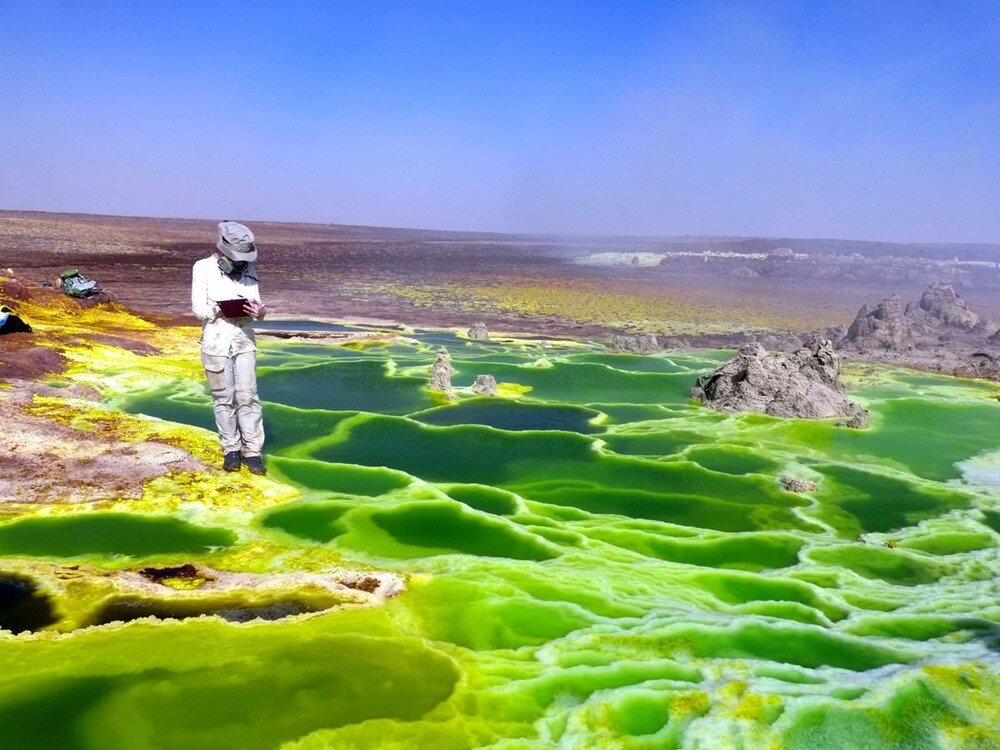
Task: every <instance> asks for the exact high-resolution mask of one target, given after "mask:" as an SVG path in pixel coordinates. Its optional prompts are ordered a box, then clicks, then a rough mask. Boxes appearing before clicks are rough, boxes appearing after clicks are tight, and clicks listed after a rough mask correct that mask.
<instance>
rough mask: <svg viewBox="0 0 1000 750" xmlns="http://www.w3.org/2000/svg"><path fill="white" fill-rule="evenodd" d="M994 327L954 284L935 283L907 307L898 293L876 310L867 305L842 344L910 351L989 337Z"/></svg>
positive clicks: (855, 347)
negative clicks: (946, 341)
mask: <svg viewBox="0 0 1000 750" xmlns="http://www.w3.org/2000/svg"><path fill="white" fill-rule="evenodd" d="M994 327H995V326H994V325H993V324H992V323H990V321H988V320H986V319H985V318H981V317H980V316H979V315H977V314H976V313H974V312H972V310H970V309H969V308H968V305H966V304H965V300H963V299H962V298H961V297H960V296H959V295H958V293H957V292H955V289H954V287H952V285H951V284H947V283H944V282H935V283H934V284H931V286H930V288H928V289H927V291H925V292H924V293H923V295H922V296H921V297H920V299H919V300H918V301H914V302H910V303H909V304H908V305H906V308H905V309H904V308H903V303H902V301H901V300H900V298H899V295H898V294H893V295H892V296H891V297H888V298H886V299H884V300H882V302H880V303H879V304H878V306H877V307H875V308H874V309H871V308H869V307H868V305H864V306H863V307H862V308H861V310H860V311H859V312H858V315H857V317H856V318H855V319H854V322H853V323H852V324H851V327H850V328H848V330H847V335H846V336H844V338H843V340H842V341H841V345H842V346H843V347H845V348H849V349H854V350H857V351H860V352H869V351H878V350H891V351H908V350H911V349H915V348H918V347H921V346H926V345H928V344H932V343H938V342H939V341H941V340H943V339H947V338H953V337H956V336H957V337H962V336H972V337H976V338H978V337H985V336H986V335H988V334H989V333H991V332H992V330H993V329H994Z"/></svg>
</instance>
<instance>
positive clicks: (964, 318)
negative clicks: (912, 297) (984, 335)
mask: <svg viewBox="0 0 1000 750" xmlns="http://www.w3.org/2000/svg"><path fill="white" fill-rule="evenodd" d="M905 314H906V317H907V318H908V319H910V320H912V321H913V322H914V324H915V325H917V326H920V325H924V326H927V327H928V328H935V327H941V326H946V327H951V328H958V329H961V330H963V331H969V332H971V331H974V330H976V329H977V327H978V326H980V325H981V324H983V323H985V321H984V320H982V319H981V318H980V317H979V316H978V315H976V314H975V313H974V312H972V311H971V310H970V309H969V307H968V305H966V304H965V300H963V299H962V298H961V297H959V296H958V294H957V293H956V292H955V289H954V287H952V285H951V284H946V283H944V282H940V281H936V282H934V283H933V284H931V286H930V288H928V289H927V291H925V292H924V293H923V295H922V296H921V297H920V301H919V302H911V303H910V304H908V305H907V306H906V313H905Z"/></svg>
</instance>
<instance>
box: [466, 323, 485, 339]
mask: <svg viewBox="0 0 1000 750" xmlns="http://www.w3.org/2000/svg"><path fill="white" fill-rule="evenodd" d="M468 333H469V338H470V339H475V340H476V341H485V340H486V339H488V338H489V337H490V331H489V329H488V328H487V327H486V324H485V323H483V322H482V321H480V322H478V323H473V324H472V327H471V328H470V329H469V331H468Z"/></svg>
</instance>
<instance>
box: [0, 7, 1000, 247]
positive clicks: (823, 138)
mask: <svg viewBox="0 0 1000 750" xmlns="http://www.w3.org/2000/svg"><path fill="white" fill-rule="evenodd" d="M0 65H2V66H3V69H4V70H5V76H4V78H3V79H2V80H0V208H7V209H13V210H42V211H54V212H79V213H97V214H106V215H127V216H148V217H155V218H167V217H171V216H174V217H178V218H192V219H201V218H203V219H213V218H214V219H218V218H228V217H245V218H250V219H256V220H257V221H290V222H296V221H304V222H310V223H320V224H329V223H335V224H352V225H362V226H374V227H398V228H413V229H432V230H439V231H475V232H486V233H513V234H529V235H540V234H545V235H563V236H596V235H601V236H631V237H663V238H667V237H683V236H690V237H701V236H716V237H764V238H801V239H827V238H829V239H843V240H855V241H869V242H894V243H914V242H919V243H930V244H934V243H949V244H950V243H955V244H964V243H974V244H997V243H998V242H1000V209H998V208H997V206H998V201H997V197H996V193H997V187H996V186H997V185H1000V145H998V143H997V142H996V138H995V133H996V130H997V127H998V125H1000V6H996V5H990V4H979V5H977V4H974V3H968V4H960V5H957V6H954V7H948V8H941V7H940V6H939V5H937V4H935V3H929V2H924V3H917V2H914V3H910V2H888V3H881V4H867V3H860V2H853V3H809V4H803V5H801V6H798V5H795V4H785V3H771V2H762V3H751V4H746V3H694V4H689V3H640V2H637V3H630V4H628V5H623V6H621V7H611V8H609V7H606V6H603V5H600V4H597V3H563V2H547V3H535V4H531V3H508V4H504V5H503V6H497V7H489V6H480V5H472V4H469V5H460V6H456V5H451V4H445V3H429V4H421V5H420V6H417V5H412V4H406V3H384V4H379V5H367V6H365V7H364V8H361V7H359V6H353V5H349V4H342V3H337V4H316V5H309V4H306V5H299V6H296V7H295V8H293V9H271V8H269V7H268V6H263V5H251V6H247V7H244V6H243V5H242V4H237V3H214V4H211V6H210V7H197V8H186V9H185V10H184V11H183V12H179V11H177V10H176V9H175V8H173V7H142V8H139V7H134V8H133V7H129V6H120V5H116V4H112V3H88V4H85V5H79V6H69V7H57V6H56V5H53V4H48V3H28V2H15V1H11V0H8V1H6V2H3V3H0Z"/></svg>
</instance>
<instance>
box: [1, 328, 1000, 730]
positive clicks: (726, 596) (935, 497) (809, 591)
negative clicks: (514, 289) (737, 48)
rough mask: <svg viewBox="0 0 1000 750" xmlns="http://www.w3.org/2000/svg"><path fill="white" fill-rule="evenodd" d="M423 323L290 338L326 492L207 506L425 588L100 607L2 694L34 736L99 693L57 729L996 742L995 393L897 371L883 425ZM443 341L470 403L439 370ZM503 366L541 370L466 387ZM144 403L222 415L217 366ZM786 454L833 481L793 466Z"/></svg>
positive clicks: (880, 395)
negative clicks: (315, 612) (788, 479)
mask: <svg viewBox="0 0 1000 750" xmlns="http://www.w3.org/2000/svg"><path fill="white" fill-rule="evenodd" d="M415 338H416V342H415V343H410V344H394V345H392V346H388V347H370V348H367V349H363V350H350V351H345V350H343V349H338V348H335V347H327V346H322V345H313V344H310V345H308V346H303V345H301V344H295V343H268V344H266V345H265V348H264V351H263V353H262V356H261V368H260V392H261V396H262V398H263V399H264V401H265V418H266V424H267V429H268V434H269V444H268V445H269V449H270V452H271V456H270V467H271V470H272V473H273V475H275V476H277V477H279V478H282V479H284V480H285V481H287V482H289V483H292V484H294V485H296V486H298V487H300V488H301V489H302V491H303V493H304V494H303V498H302V499H301V500H296V501H294V502H290V503H285V504H284V505H280V506H277V507H269V508H264V509H261V510H260V511H259V512H257V513H256V514H253V515H252V516H251V517H248V518H238V517H235V516H232V515H229V516H225V515H215V516H212V515H211V514H209V515H208V516H207V517H206V518H205V519H203V520H202V526H200V527H199V528H200V529H201V530H200V531H199V532H198V534H200V535H202V536H204V535H211V534H217V533H219V530H218V529H214V530H213V529H212V528H211V526H212V524H218V525H220V526H226V527H227V528H228V529H230V530H231V533H232V534H233V535H234V536H233V538H231V539H228V540H224V541H222V542H220V541H219V540H218V539H216V540H215V542H216V544H225V545H227V546H230V547H231V548H232V549H233V550H235V551H239V550H240V549H242V548H244V547H246V548H250V546H251V545H255V544H259V543H261V542H262V541H264V542H266V543H267V544H268V545H271V546H272V547H273V548H277V549H278V550H287V551H288V552H289V553H291V552H293V551H294V552H296V553H308V551H309V550H331V551H335V552H336V553H337V554H338V555H340V556H341V557H342V559H343V560H344V561H345V562H346V563H349V564H360V565H371V566H373V567H375V568H379V569H383V570H393V571H398V572H401V573H405V574H412V575H413V577H412V578H411V579H410V581H409V585H408V588H407V590H406V591H405V592H404V593H402V594H401V595H400V596H399V597H397V598H396V599H394V600H392V601H391V602H390V603H389V604H387V605H385V606H384V607H382V608H380V609H377V610H370V611H345V612H334V613H329V614H325V615H321V616H316V617H312V618H310V619H307V620H304V621H295V622H272V623H266V624H259V625H257V626H254V627H252V628H242V629H241V628H240V627H238V626H234V625H229V624H226V623H221V622H216V621H211V620H200V621H190V622H178V623H163V624H160V625H151V624H148V623H146V624H143V623H133V624H130V625H128V626H124V627H120V628H117V629H116V628H111V629H101V632H100V633H99V634H95V635H88V634H87V631H81V632H80V633H79V634H77V635H73V636H68V637H65V639H64V640H63V641H62V642H60V644H59V646H58V648H59V649H60V651H59V654H64V655H67V656H68V655H70V654H81V653H83V654H89V655H90V656H88V657H87V658H85V659H84V660H83V662H82V663H81V665H80V666H79V667H78V668H74V675H75V676H74V678H73V679H75V680H77V682H64V683H57V682H55V681H53V680H52V679H50V678H51V669H52V667H51V666H50V667H45V666H44V665H45V664H49V663H50V662H49V661H48V660H49V659H53V658H56V656H55V654H56V651H55V650H54V649H50V650H49V651H46V652H43V651H41V650H40V649H38V650H33V649H32V648H30V647H28V646H25V647H24V649H23V651H20V652H18V655H17V662H16V663H17V664H19V665H21V666H22V667H24V668H26V669H27V674H28V675H29V678H26V679H28V681H29V683H30V685H31V686H32V690H33V691H35V692H33V693H31V694H30V695H21V694H17V695H15V694H14V693H5V692H4V691H3V690H0V719H2V720H3V722H4V726H11V727H14V729H13V730H12V731H13V732H14V734H13V735H11V736H18V735H17V733H18V732H23V731H26V730H24V726H25V722H26V721H27V720H28V719H27V718H25V717H30V716H33V715H36V714H37V715H42V713H45V712H51V711H56V710H59V711H61V710H64V709H66V707H67V706H70V705H71V704H72V710H71V711H70V713H69V715H68V718H67V720H66V724H67V725H68V726H70V727H76V728H75V729H74V730H73V731H72V732H70V730H69V729H67V728H66V726H59V727H55V728H53V729H52V730H51V736H50V737H49V739H47V740H46V741H45V742H40V743H39V745H38V746H51V747H67V748H68V747H97V746H100V744H99V743H98V741H97V740H95V739H94V738H97V737H100V736H104V737H105V742H106V743H107V744H105V745H103V746H107V747H129V746H130V745H129V744H128V742H129V741H130V738H131V740H134V738H135V737H142V738H144V739H142V741H141V742H139V743H138V744H134V745H132V746H135V747H240V748H251V747H261V748H264V747H277V746H278V745H279V744H280V743H281V742H287V743H291V744H289V745H288V747H296V748H302V750H305V749H306V748H320V747H331V748H333V747H337V748H346V747H380V746H381V747H398V748H404V747H435V748H436V747H443V748H461V747H485V746H488V747H495V748H528V747H530V748H543V747H566V748H592V747H614V748H664V747H689V748H695V747H697V748H707V747H789V748H826V747H829V748H844V747H866V748H902V747H912V748H933V747H995V746H997V742H998V739H1000V717H998V714H997V706H996V700H997V698H998V696H1000V693H998V687H997V684H998V683H997V673H998V662H997V656H996V654H997V651H996V649H997V631H998V629H1000V625H998V621H1000V606H998V605H997V599H996V590H995V578H996V572H997V547H998V542H1000V534H998V529H1000V521H998V519H1000V508H998V506H997V501H998V494H997V487H996V486H990V485H989V483H988V482H985V483H984V481H983V480H982V478H983V477H984V476H985V477H987V478H988V477H990V476H994V475H995V474H997V473H1000V464H998V458H997V456H998V454H997V452H998V451H1000V428H998V427H997V425H1000V403H998V402H997V401H996V400H995V399H993V398H992V396H993V395H994V393H995V389H994V388H992V387H989V386H984V385H977V384H974V383H963V382H960V381H955V380H949V379H944V378H935V377H931V376H922V375H921V376H919V377H916V376H913V375H912V374H907V373H902V372H898V371H890V370H881V371H879V372H878V373H877V374H876V375H874V376H871V375H868V376H865V379H864V380H860V381H858V383H857V385H856V387H855V390H854V394H855V395H856V397H857V398H858V399H860V400H862V401H863V402H864V403H865V404H866V406H868V407H869V408H870V409H871V412H872V420H871V421H872V427H871V428H870V429H869V430H866V431H854V430H848V429H845V428H839V427H835V426H834V425H832V424H829V423H822V422H807V421H797V420H790V421H782V420H777V419H772V418H769V417H763V416H758V415H742V416H722V415H718V414H715V413H713V412H710V411H708V410H706V409H703V408H700V407H697V406H696V405H694V404H692V403H690V402H689V401H688V400H687V392H688V390H689V388H690V386H691V384H692V383H693V381H694V379H695V377H696V376H697V375H698V374H699V373H701V372H703V371H705V370H707V369H710V368H711V367H713V366H714V365H715V364H716V363H717V362H718V360H719V359H720V358H721V357H722V356H723V355H722V354H720V353H718V352H706V353H704V354H699V353H690V354H683V355H681V354H677V355H671V354H665V355H658V356H655V357H635V356H620V355H611V354H607V353H604V352H601V351H599V350H597V349H596V348H587V347H584V348H579V347H560V346H558V345H555V346H551V347H543V346H541V345H540V342H537V341H535V342H527V343H524V344H517V343H505V344H496V343H491V342H483V343H479V342H467V341H465V340H464V339H460V338H457V337H454V336H452V335H450V334H439V333H435V334H426V335H421V334H418V335H416V337H415ZM441 344H445V345H447V346H448V347H449V349H450V351H451V354H452V358H453V361H454V363H455V366H456V369H457V375H456V377H455V384H456V386H458V387H459V389H460V398H459V399H458V400H457V401H456V402H454V403H452V404H442V403H441V402H440V400H435V399H434V398H432V396H431V394H429V393H428V392H427V391H425V390H424V388H423V384H424V383H425V382H426V377H427V368H428V366H429V365H430V363H431V362H432V361H433V358H434V349H435V348H436V347H437V346H439V345H441ZM480 373H489V374H492V375H494V376H496V378H497V380H498V381H500V382H501V384H504V385H508V386H510V385H517V386H522V387H524V388H521V389H509V391H508V392H515V391H518V390H521V391H524V392H523V394H522V395H520V396H518V397H517V398H514V399H495V400H494V399H483V398H476V397H474V396H472V395H471V394H470V393H466V392H463V391H461V389H462V388H465V387H468V386H470V385H471V383H472V381H473V379H474V378H475V376H476V375H477V374H480ZM113 401H114V403H116V404H117V405H120V406H122V407H124V408H126V409H128V410H130V411H134V412H141V413H145V414H148V415H151V416H157V417H160V418H163V419H169V420H174V421H178V422H183V423H187V424H192V425H196V426H203V427H204V426H208V427H210V426H211V414H210V408H209V404H208V400H207V396H206V395H205V393H204V389H203V386H202V384H200V383H192V382H188V381H183V380H177V381H169V382H162V383H158V384H157V385H156V386H155V387H154V388H151V389H150V390H148V391H146V392H143V393H137V394H136V393H133V394H128V395H119V396H117V397H116V398H114V399H113ZM970 466H977V467H980V468H979V469H978V473H977V474H975V476H976V477H978V478H979V479H977V480H976V481H972V479H971V478H972V477H973V476H974V474H973V472H972V470H971V469H969V467H970ZM983 467H985V468H983ZM991 467H992V468H991ZM990 471H992V472H994V474H990ZM786 473H789V474H794V475H795V476H799V477H803V478H807V479H812V480H814V481H816V482H817V483H818V484H819V490H818V491H817V492H815V493H809V494H801V495H798V494H793V493H789V492H786V491H784V490H783V489H782V488H781V486H780V485H779V483H778V479H779V477H780V476H781V475H783V474H786ZM53 520H56V519H53ZM58 520H62V519H58ZM43 521H49V519H37V521H36V523H42V522H43ZM86 521H87V519H86V517H85V516H81V517H79V519H78V520H77V521H76V522H77V523H84V522H86ZM143 522H145V521H143ZM17 523H28V521H22V522H17ZM177 523H180V521H179V520H178V521H177ZM46 528H48V527H46ZM143 533H146V532H143ZM96 536H97V537H99V536H100V535H99V534H98V535H96ZM123 536H127V534H125V532H123ZM23 538H25V537H23V535H20V536H19V532H18V527H17V524H8V525H6V526H0V551H3V552H4V554H18V555H29V556H30V555H45V556H48V557H52V556H55V557H59V556H70V555H72V554H78V553H80V551H81V550H83V551H85V552H88V553H91V554H95V553H96V554H101V553H104V554H107V555H109V556H111V555H128V554H134V553H136V551H137V550H136V549H134V548H133V547H134V545H133V546H128V545H124V543H119V544H118V545H117V546H116V545H115V544H111V543H105V542H100V543H98V542H89V541H87V542H79V543H76V544H72V543H70V542H69V541H68V540H67V538H66V537H65V536H59V535H57V534H55V533H54V532H53V533H48V532H47V535H46V534H41V533H40V534H38V535H35V534H32V535H31V542H30V543H28V542H25V541H21V542H18V541H17V540H18V539H23ZM80 538H81V539H90V534H89V533H82V534H81V535H80ZM100 538H103V537H100ZM12 540H13V541H12ZM143 540H145V541H143V542H142V544H139V545H138V546H139V551H140V552H141V548H142V545H143V544H145V543H146V542H147V541H148V543H149V544H151V545H155V544H160V545H163V544H168V543H169V544H175V545H180V546H179V547H178V548H177V549H178V550H180V551H183V552H184V554H185V555H186V556H185V557H184V559H193V560H197V559H199V555H200V554H201V553H200V552H199V550H198V546H199V545H200V544H203V543H204V540H203V539H202V538H201V536H197V535H195V536H191V535H190V533H189V531H185V530H184V529H182V528H181V527H179V526H178V527H176V528H173V527H171V529H169V530H168V529H167V527H166V526H164V527H163V528H162V529H161V530H158V531H157V533H156V534H155V535H153V536H149V537H148V538H147V537H143ZM164 540H169V541H164ZM18 544H20V545H21V546H17V545H18ZM12 545H13V546H12ZM160 551H161V552H162V549H161V550H160ZM150 553H151V554H152V549H150ZM281 560H282V558H281V554H277V555H276V556H275V558H274V562H273V568H274V569H275V570H281V569H283V568H282V565H283V563H282V561H281ZM88 639H89V640H88ZM198 639H204V640H203V641H199V640H198ZM199 642H200V643H205V644H211V645H210V646H209V647H208V650H207V651H206V652H204V653H202V652H199V651H198V650H197V648H195V650H193V651H192V650H189V651H185V652H184V655H183V657H181V656H178V655H177V653H179V652H176V651H175V650H176V649H185V648H191V647H193V644H197V643H199ZM74 644H76V645H74ZM116 649H117V650H118V652H122V653H125V652H127V653H130V654H132V655H133V656H132V658H131V660H130V661H125V660H116V659H115V658H112V657H111V656H108V655H109V654H113V653H116ZM141 649H152V650H155V651H156V654H157V655H156V656H155V657H154V656H150V657H149V658H145V657H143V658H140V659H138V660H136V659H135V656H134V654H135V653H137V652H140V651H141ZM161 652H162V653H161ZM171 652H174V653H173V654H172V653H171ZM2 653H3V652H2V650H0V655H2ZM143 653H145V652H143ZM251 655H252V656H251ZM341 656H343V659H342V660H341V659H340V657H341ZM103 659H108V660H109V661H103ZM46 669H48V670H50V671H49V672H46ZM272 676H273V683H272V682H270V680H271V679H272ZM219 691H221V693H220V692H219ZM230 691H231V692H230ZM254 691H257V693H255V692H254ZM222 693H225V694H226V695H227V698H226V700H225V701H223V700H222V698H221V697H219V695H221V694H222ZM73 695H76V696H80V697H79V698H78V699H74V698H72V697H71V696H73ZM67 710H68V709H67ZM102 732H105V733H107V734H105V735H102V734H101V733H102ZM46 743H47V744H46ZM88 743H89V744H88Z"/></svg>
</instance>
